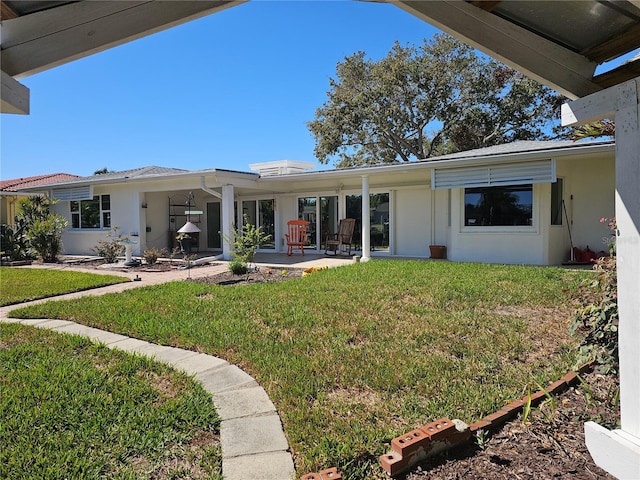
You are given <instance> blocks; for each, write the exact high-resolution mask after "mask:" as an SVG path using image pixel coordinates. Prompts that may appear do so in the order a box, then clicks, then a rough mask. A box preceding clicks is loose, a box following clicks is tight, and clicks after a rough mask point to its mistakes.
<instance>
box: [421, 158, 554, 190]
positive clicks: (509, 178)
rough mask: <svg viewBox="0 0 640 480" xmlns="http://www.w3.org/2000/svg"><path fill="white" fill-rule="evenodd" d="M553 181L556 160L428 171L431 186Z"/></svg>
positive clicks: (522, 183) (435, 188)
mask: <svg viewBox="0 0 640 480" xmlns="http://www.w3.org/2000/svg"><path fill="white" fill-rule="evenodd" d="M555 181H556V163H555V161H554V160H552V159H548V160H537V161H535V162H520V163H508V164H503V165H478V166H473V167H450V168H447V167H442V168H434V169H433V170H432V171H431V188H433V189H434V190H437V189H447V188H466V187H492V186H500V185H525V184H529V183H553V182H555Z"/></svg>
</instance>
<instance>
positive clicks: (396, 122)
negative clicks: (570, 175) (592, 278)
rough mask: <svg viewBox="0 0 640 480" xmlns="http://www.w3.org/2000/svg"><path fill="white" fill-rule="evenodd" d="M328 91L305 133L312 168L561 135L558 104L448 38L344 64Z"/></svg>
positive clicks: (416, 156)
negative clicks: (310, 145)
mask: <svg viewBox="0 0 640 480" xmlns="http://www.w3.org/2000/svg"><path fill="white" fill-rule="evenodd" d="M329 85H330V89H329V91H328V92H327V96H328V99H327V100H326V102H325V103H324V104H323V105H322V107H320V108H318V109H317V110H316V112H315V118H314V120H313V121H311V122H309V123H308V128H309V130H310V131H311V133H312V134H313V136H314V138H315V141H316V145H315V150H314V153H315V155H316V157H317V158H318V160H319V161H320V162H321V163H325V164H326V163H330V162H333V163H334V164H335V165H336V166H338V167H347V166H357V165H369V164H378V163H393V162H398V161H410V160H419V159H426V158H429V157H431V156H434V155H439V154H444V153H452V152H457V151H462V150H469V149H473V148H480V147H485V146H491V145H496V144H500V143H506V142H510V141H514V140H542V139H549V138H552V137H554V136H558V135H562V136H565V135H566V133H565V132H560V129H559V127H556V128H555V129H554V128H553V123H554V122H553V118H554V116H556V117H557V114H558V111H559V108H560V105H561V103H562V102H563V101H564V97H562V96H561V95H560V94H558V93H556V92H554V91H552V90H551V89H549V88H547V87H545V86H543V85H541V84H539V83H537V82H535V81H533V80H530V79H528V78H526V77H525V76H524V75H522V74H520V73H518V72H517V71H515V70H513V69H511V68H509V67H507V66H505V65H503V64H501V63H499V62H497V61H495V60H491V59H488V58H486V57H484V56H482V55H480V54H478V53H477V52H476V51H475V50H473V49H472V48H471V47H469V46H467V45H465V44H464V43H462V42H459V41H458V40H456V39H454V38H453V37H451V36H448V35H445V34H439V35H436V36H434V37H433V38H432V39H431V40H430V41H427V40H425V41H424V42H423V43H422V45H420V46H419V47H414V46H406V47H405V46H401V45H400V44H399V43H397V42H396V44H394V46H393V47H392V49H391V51H390V52H389V53H388V55H387V56H386V57H385V58H382V59H381V60H379V61H373V60H369V59H367V58H366V54H365V53H364V52H357V53H355V54H353V55H351V56H348V57H345V59H344V61H343V62H339V63H338V64H337V67H336V78H335V79H334V78H331V79H330V80H329Z"/></svg>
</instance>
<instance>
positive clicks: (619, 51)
mask: <svg viewBox="0 0 640 480" xmlns="http://www.w3.org/2000/svg"><path fill="white" fill-rule="evenodd" d="M638 45H640V24H634V25H632V26H631V27H630V28H628V29H627V30H625V31H624V32H622V33H620V34H618V35H616V36H614V37H612V38H610V39H609V40H607V41H606V42H604V43H601V44H600V45H597V46H595V47H593V48H590V49H589V50H585V51H584V52H580V53H581V54H582V55H584V56H585V57H587V58H588V59H590V60H592V61H594V62H597V63H603V62H608V61H609V60H613V59H614V58H618V57H619V56H620V55H624V54H625V53H628V52H631V51H633V50H634V49H636V48H638Z"/></svg>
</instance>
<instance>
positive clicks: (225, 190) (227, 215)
mask: <svg viewBox="0 0 640 480" xmlns="http://www.w3.org/2000/svg"><path fill="white" fill-rule="evenodd" d="M233 196H234V193H233V185H223V186H222V205H221V207H222V211H221V212H220V213H221V215H220V216H221V217H222V218H221V220H222V258H224V259H225V260H231V250H232V247H231V245H230V244H229V242H228V241H227V240H226V239H227V238H233V223H234V222H235V218H233V200H234V197H233Z"/></svg>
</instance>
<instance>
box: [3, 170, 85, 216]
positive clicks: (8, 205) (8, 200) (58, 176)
mask: <svg viewBox="0 0 640 480" xmlns="http://www.w3.org/2000/svg"><path fill="white" fill-rule="evenodd" d="M77 178H80V177H79V176H78V175H71V174H70V173H49V174H47V175H37V176H35V177H25V178H15V179H13V180H0V224H1V225H12V224H13V223H15V218H16V207H17V204H18V200H19V199H20V198H24V197H26V196H28V195H29V194H28V193H23V192H21V190H22V189H23V188H31V187H42V186H43V185H47V184H49V183H59V182H65V181H67V180H74V179H77Z"/></svg>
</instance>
